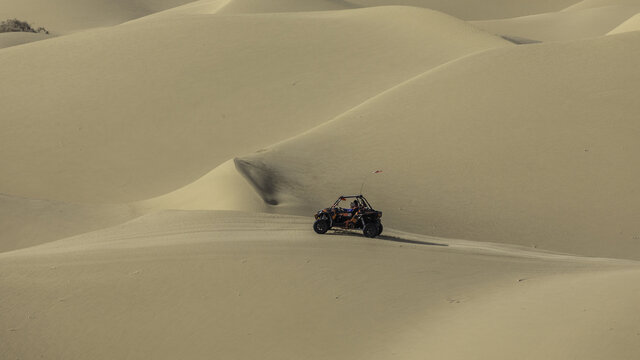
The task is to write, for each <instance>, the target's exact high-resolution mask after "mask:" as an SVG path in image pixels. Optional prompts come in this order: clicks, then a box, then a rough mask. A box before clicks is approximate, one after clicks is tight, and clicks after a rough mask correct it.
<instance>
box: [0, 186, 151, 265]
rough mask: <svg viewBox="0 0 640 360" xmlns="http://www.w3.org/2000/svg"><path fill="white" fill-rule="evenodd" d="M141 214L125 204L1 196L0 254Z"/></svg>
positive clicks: (110, 224) (121, 221)
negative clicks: (84, 202)
mask: <svg viewBox="0 0 640 360" xmlns="http://www.w3.org/2000/svg"><path fill="white" fill-rule="evenodd" d="M139 215H140V214H139V213H138V212H137V211H135V210H134V209H133V207H130V206H126V205H89V204H70V203H61V202H55V201H46V200H34V199H24V198H17V197H12V196H7V195H2V194H0V229H1V234H0V252H4V251H9V250H14V249H20V248H25V247H29V246H34V245H38V244H42V243H46V242H49V241H53V240H58V239H61V238H64V237H68V236H72V235H77V234H81V233H84V232H89V231H93V230H97V229H101V228H105V227H108V226H113V225H115V224H119V223H123V222H125V221H127V220H131V219H133V218H134V217H136V216H139Z"/></svg>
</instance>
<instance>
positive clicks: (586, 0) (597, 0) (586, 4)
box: [564, 0, 638, 11]
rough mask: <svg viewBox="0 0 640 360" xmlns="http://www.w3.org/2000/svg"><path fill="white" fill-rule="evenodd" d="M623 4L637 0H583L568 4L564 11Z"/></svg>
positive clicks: (636, 0)
mask: <svg viewBox="0 0 640 360" xmlns="http://www.w3.org/2000/svg"><path fill="white" fill-rule="evenodd" d="M624 5H632V6H635V5H638V0H583V1H580V2H577V3H575V4H573V5H571V6H569V7H568V8H566V9H564V11H573V10H583V9H593V8H604V7H607V6H624Z"/></svg>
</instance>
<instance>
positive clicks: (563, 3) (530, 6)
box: [348, 0, 578, 20]
mask: <svg viewBox="0 0 640 360" xmlns="http://www.w3.org/2000/svg"><path fill="white" fill-rule="evenodd" d="M348 2H350V3H352V4H355V5H358V6H381V5H409V6H421V7H425V8H429V9H434V10H438V11H442V12H445V13H447V14H450V15H453V16H455V17H458V18H461V19H464V20H487V19H500V18H510V17H515V16H524V15H532V14H540V13H547V12H552V11H558V10H561V9H564V8H566V7H568V6H570V5H572V4H575V3H577V2H578V1H577V0H536V1H530V0H488V1H469V0H348Z"/></svg>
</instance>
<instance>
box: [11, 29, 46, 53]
mask: <svg viewBox="0 0 640 360" xmlns="http://www.w3.org/2000/svg"><path fill="white" fill-rule="evenodd" d="M50 38H51V35H46V34H34V33H25V32H12V33H2V34H0V49H3V48H7V47H10V46H16V45H22V44H27V43H30V42H34V41H40V40H46V39H50Z"/></svg>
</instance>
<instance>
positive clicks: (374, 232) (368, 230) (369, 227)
mask: <svg viewBox="0 0 640 360" xmlns="http://www.w3.org/2000/svg"><path fill="white" fill-rule="evenodd" d="M379 231H380V230H379V227H378V224H376V223H367V224H365V225H364V228H363V229H362V233H363V234H364V236H366V237H368V238H374V237H376V236H378V234H379Z"/></svg>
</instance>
